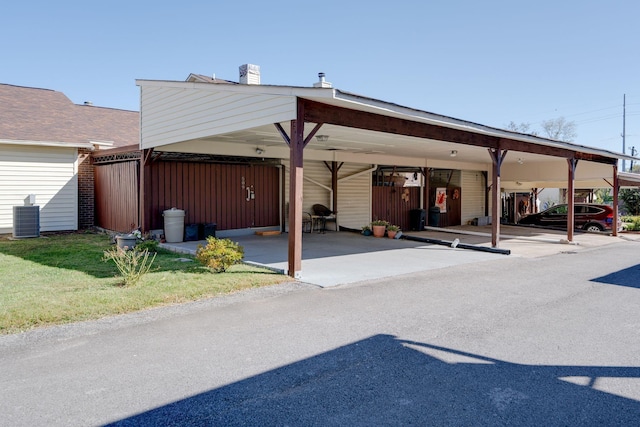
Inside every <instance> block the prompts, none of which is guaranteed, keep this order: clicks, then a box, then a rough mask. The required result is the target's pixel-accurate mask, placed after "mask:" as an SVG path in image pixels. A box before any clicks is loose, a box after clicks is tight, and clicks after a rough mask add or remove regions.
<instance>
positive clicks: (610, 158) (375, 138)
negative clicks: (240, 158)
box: [136, 74, 640, 164]
mask: <svg viewBox="0 0 640 427" xmlns="http://www.w3.org/2000/svg"><path fill="white" fill-rule="evenodd" d="M189 80H190V81H187V82H183V81H167V80H144V79H139V80H136V83H137V84H138V85H139V86H140V87H141V88H144V87H154V86H155V87H163V88H176V89H193V90H197V91H203V92H224V93H237V94H244V95H252V94H254V95H258V94H259V95H267V96H277V97H288V98H291V100H292V102H295V99H296V98H300V99H305V100H309V101H313V102H317V103H320V104H325V105H329V106H332V107H335V108H341V109H345V111H346V110H350V111H356V112H363V113H371V114H374V115H377V116H385V117H390V118H396V119H399V120H403V121H406V122H418V123H425V124H429V125H432V126H437V127H438V128H442V129H451V130H456V131H462V132H464V133H466V134H468V135H470V136H471V137H473V136H474V135H476V136H483V137H489V138H492V139H493V140H495V141H502V142H507V141H509V142H511V147H512V148H511V150H514V151H518V152H519V153H520V152H521V153H522V155H520V154H519V155H518V158H513V159H511V160H510V161H517V160H519V159H520V160H522V158H523V156H525V158H524V160H526V161H528V162H531V161H536V160H538V161H539V158H538V159H537V158H536V157H539V156H540V155H542V156H545V157H546V156H555V157H574V156H575V157H576V158H583V159H585V160H593V161H597V162H601V163H606V164H615V163H616V162H617V160H619V159H625V160H636V161H640V159H638V158H634V157H632V156H628V155H626V154H624V153H616V152H613V151H609V150H604V149H599V148H594V147H589V146H585V145H580V144H576V143H571V142H564V141H556V140H551V139H547V138H542V137H539V136H535V135H529V134H522V133H518V132H513V131H508V130H504V129H499V128H494V127H490V126H486V125H482V124H478V123H474V122H470V121H466V120H461V119H456V118H453V117H449V116H445V115H441V114H436V113H432V112H428V111H424V110H419V109H416V108H411V107H406V106H402V105H399V104H396V103H392V102H387V101H382V100H379V99H375V98H371V97H367V96H363V95H359V94H355V93H351V92H348V91H343V90H340V89H337V88H333V87H330V88H327V87H301V86H282V85H264V84H259V85H248V84H238V83H235V82H230V81H228V80H221V79H213V78H208V77H206V76H200V75H198V74H191V75H190V76H189ZM294 110H295V108H291V111H294ZM143 114H144V111H143ZM294 119H295V117H294V116H293V115H291V116H290V117H287V120H279V122H280V123H286V122H287V121H288V120H294ZM143 123H144V117H143ZM321 133H323V134H330V135H331V141H330V144H325V145H324V146H321V145H320V144H315V143H314V142H315V141H312V143H310V144H309V146H308V150H325V151H333V152H337V151H340V152H353V153H356V154H361V155H366V154H391V155H400V156H402V155H404V156H405V157H408V158H415V157H416V156H417V155H418V154H417V153H418V152H424V148H423V147H420V144H419V143H417V141H416V139H421V140H422V142H423V143H424V139H425V138H415V137H411V136H408V135H398V134H394V135H391V136H387V137H384V136H381V135H380V134H379V133H378V132H375V134H376V135H373V134H372V133H371V132H368V131H367V130H366V129H363V128H360V129H353V128H351V129H349V128H345V127H342V129H340V130H338V129H336V126H332V125H331V123H326V124H325V125H324V127H323V129H322V132H321ZM235 135H236V138H233V135H230V134H225V135H222V134H220V135H209V136H206V137H203V138H199V140H201V141H209V142H213V141H215V140H216V137H218V138H219V140H220V141H229V142H233V143H236V144H242V143H245V144H246V143H247V141H249V144H250V145H253V146H255V145H256V141H257V143H258V144H262V145H264V146H267V147H269V146H275V145H280V146H281V145H282V139H281V137H280V135H278V133H277V132H276V131H275V129H274V127H273V124H271V126H258V127H248V128H246V129H244V130H243V131H240V132H235ZM358 135H360V136H358ZM143 139H144V132H143ZM365 139H368V141H366V140H365ZM391 139H393V142H391ZM176 142H177V141H176ZM430 142H431V143H434V142H438V143H439V145H438V147H436V146H435V145H433V144H432V146H431V147H430V148H429V157H430V158H440V159H441V160H451V159H450V158H449V156H450V153H451V150H452V149H455V150H457V151H458V152H457V159H456V160H457V161H460V162H464V161H469V162H478V161H479V160H478V158H481V160H480V162H481V163H486V162H487V158H486V157H485V156H482V157H479V155H478V154H479V153H478V148H483V149H486V148H487V146H485V145H483V144H482V143H478V144H469V143H465V142H460V141H455V140H453V141H452V140H447V139H446V137H445V138H442V139H430ZM514 143H515V144H516V145H515V147H517V149H514V148H513V147H514V145H513V144H514ZM161 145H164V144H161ZM161 145H156V149H158V150H163V148H162V146H161ZM423 146H424V144H423ZM143 147H144V141H143ZM558 153H565V154H564V155H560V154H558ZM570 154H572V155H570ZM267 156H268V154H267ZM422 156H424V154H422ZM506 161H507V162H508V161H509V160H506ZM372 163H376V162H375V161H372Z"/></svg>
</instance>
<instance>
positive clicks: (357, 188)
mask: <svg viewBox="0 0 640 427" xmlns="http://www.w3.org/2000/svg"><path fill="white" fill-rule="evenodd" d="M283 164H284V165H285V171H286V172H285V182H284V184H285V185H284V192H285V194H284V199H285V203H286V204H287V205H288V202H289V162H288V161H283ZM303 167H304V180H303V190H302V192H303V198H302V200H303V205H302V211H303V212H309V213H312V209H311V208H312V206H313V205H314V204H316V203H319V204H322V205H325V206H327V207H329V208H330V207H331V197H332V196H331V192H330V191H329V190H328V189H330V188H331V172H330V171H329V169H328V168H327V167H326V165H325V164H324V162H318V161H308V160H305V162H304V166H303ZM366 169H367V167H366V166H365V167H364V168H363V165H359V164H354V163H351V164H347V163H345V164H343V165H342V167H341V168H340V170H339V171H338V206H337V210H338V213H337V217H338V224H339V225H340V226H341V227H347V228H356V229H359V228H361V227H362V226H363V225H365V224H367V223H369V222H370V221H371V173H365V174H359V172H362V171H363V170H366ZM352 175H355V176H354V177H352ZM334 208H335V207H334ZM287 227H288V224H285V229H287Z"/></svg>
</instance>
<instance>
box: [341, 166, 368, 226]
mask: <svg viewBox="0 0 640 427" xmlns="http://www.w3.org/2000/svg"><path fill="white" fill-rule="evenodd" d="M369 168H370V165H359V164H353V163H351V164H346V163H345V164H344V165H343V166H342V168H340V172H339V173H338V220H339V223H340V225H341V226H342V227H347V228H353V229H357V230H359V229H360V228H362V226H364V225H367V224H369V222H371V198H372V188H371V179H372V173H371V172H368V173H362V172H363V171H366V170H367V169H369Z"/></svg>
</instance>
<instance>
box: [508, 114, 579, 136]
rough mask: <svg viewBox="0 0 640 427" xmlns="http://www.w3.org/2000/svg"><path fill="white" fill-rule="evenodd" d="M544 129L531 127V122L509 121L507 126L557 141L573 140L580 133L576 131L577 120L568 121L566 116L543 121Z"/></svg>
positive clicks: (510, 128) (517, 130)
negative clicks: (539, 129)
mask: <svg viewBox="0 0 640 427" xmlns="http://www.w3.org/2000/svg"><path fill="white" fill-rule="evenodd" d="M541 127H542V130H541V131H538V130H535V129H532V128H531V123H525V122H522V123H516V122H514V121H511V122H509V124H508V125H507V126H506V128H507V130H510V131H513V132H518V133H524V134H528V135H533V136H544V137H546V138H549V139H554V140H556V141H565V142H571V141H574V140H575V139H576V137H577V136H578V134H577V133H576V124H575V122H570V121H567V120H566V119H565V118H564V117H558V118H556V119H549V120H544V121H543V122H542V123H541Z"/></svg>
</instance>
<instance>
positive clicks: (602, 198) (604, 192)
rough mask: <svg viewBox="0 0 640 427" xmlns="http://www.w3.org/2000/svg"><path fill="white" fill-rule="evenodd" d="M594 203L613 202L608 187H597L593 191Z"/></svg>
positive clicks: (607, 203)
mask: <svg viewBox="0 0 640 427" xmlns="http://www.w3.org/2000/svg"><path fill="white" fill-rule="evenodd" d="M595 195H596V203H601V204H603V205H610V204H611V203H613V194H611V190H610V189H609V188H599V189H597V190H596V191H595Z"/></svg>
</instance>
